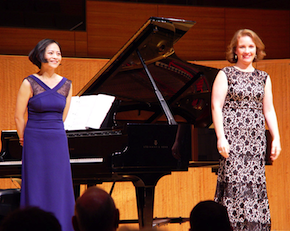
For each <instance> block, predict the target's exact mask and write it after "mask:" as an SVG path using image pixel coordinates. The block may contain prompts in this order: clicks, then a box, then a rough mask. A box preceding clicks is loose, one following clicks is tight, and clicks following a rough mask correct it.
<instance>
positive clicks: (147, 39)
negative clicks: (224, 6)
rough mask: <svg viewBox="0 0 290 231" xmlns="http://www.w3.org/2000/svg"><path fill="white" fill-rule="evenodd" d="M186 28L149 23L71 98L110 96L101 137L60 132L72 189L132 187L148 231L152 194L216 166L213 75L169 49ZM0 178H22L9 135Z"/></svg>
mask: <svg viewBox="0 0 290 231" xmlns="http://www.w3.org/2000/svg"><path fill="white" fill-rule="evenodd" d="M194 24H195V22H193V21H186V20H181V19H168V18H156V17H151V18H150V19H149V20H148V21H147V22H146V23H145V24H144V25H143V26H142V27H141V28H140V29H139V30H138V31H137V32H136V34H135V35H134V36H133V37H132V38H131V39H130V40H129V41H128V42H127V43H126V44H125V45H124V46H123V47H122V48H121V49H120V50H119V52H118V53H117V54H116V55H115V56H114V57H113V58H112V59H111V60H110V61H109V62H108V63H107V64H106V65H105V66H104V67H103V68H102V69H101V70H100V72H98V73H97V74H96V75H95V76H94V77H93V78H92V79H91V80H90V81H89V82H88V83H87V84H86V85H85V86H84V87H83V89H82V90H81V91H80V92H79V93H78V96H84V95H96V94H107V95H112V96H115V101H114V102H113V104H112V107H111V109H110V110H109V112H108V114H107V117H106V119H105V120H104V122H103V124H102V126H101V128H100V129H87V130H75V131H67V137H68V141H69V150H70V158H71V166H72V175H73V181H74V183H75V184H76V185H77V184H81V183H83V184H89V185H93V184H97V183H100V182H104V181H114V182H116V181H131V182H132V183H133V184H134V186H135V188H136V197H137V206H138V221H139V225H140V226H141V227H144V226H152V222H153V204H154V189H155V185H156V183H157V182H158V180H159V179H160V178H161V177H162V176H164V175H167V174H170V173H171V172H172V171H186V170H187V169H188V167H189V166H190V167H192V166H203V165H212V164H217V161H218V158H219V154H218V152H217V150H216V138H215V134H214V131H213V129H209V126H210V125H211V124H212V119H211V110H210V106H211V105H210V97H211V87H212V84H213V81H214V78H215V76H216V74H217V72H218V70H217V69H215V68H210V67H205V66H200V65H195V64H190V63H188V62H185V61H182V60H181V59H179V58H178V57H177V56H176V54H175V53H174V49H173V46H174V44H175V43H176V42H177V41H178V40H179V39H180V38H181V37H182V36H183V35H184V34H185V33H186V32H187V31H188V30H189V29H190V28H191V27H192V26H193V25H194ZM1 141H2V151H1V158H2V162H0V177H17V176H18V177H21V146H20V145H19V143H18V137H17V133H16V131H2V136H1Z"/></svg>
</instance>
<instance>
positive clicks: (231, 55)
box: [226, 29, 266, 63]
mask: <svg viewBox="0 0 290 231" xmlns="http://www.w3.org/2000/svg"><path fill="white" fill-rule="evenodd" d="M243 36H249V37H250V38H252V40H253V42H254V43H255V45H256V56H255V58H254V60H253V61H254V62H255V61H259V60H261V59H263V58H264V57H265V56H266V52H265V45H264V43H263V42H262V40H261V39H260V37H259V36H258V35H257V34H256V33H255V32H254V31H252V30H249V29H241V30H238V31H237V32H236V33H235V35H234V36H233V38H232V40H231V43H230V45H229V46H228V50H227V53H226V59H227V60H228V61H229V62H230V63H236V62H237V61H238V60H237V58H236V57H235V54H236V48H237V45H238V40H239V39H240V38H241V37H243Z"/></svg>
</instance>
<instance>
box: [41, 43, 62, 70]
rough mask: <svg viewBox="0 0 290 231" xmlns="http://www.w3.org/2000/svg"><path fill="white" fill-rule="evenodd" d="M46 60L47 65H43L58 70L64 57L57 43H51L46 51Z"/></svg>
mask: <svg viewBox="0 0 290 231" xmlns="http://www.w3.org/2000/svg"><path fill="white" fill-rule="evenodd" d="M44 58H45V59H46V60H47V63H42V64H43V65H47V66H49V67H51V68H57V67H58V66H59V64H60V62H61V59H62V56H61V51H60V48H59V46H58V45H57V44H56V43H51V44H50V45H48V46H47V47H46V49H45V54H44Z"/></svg>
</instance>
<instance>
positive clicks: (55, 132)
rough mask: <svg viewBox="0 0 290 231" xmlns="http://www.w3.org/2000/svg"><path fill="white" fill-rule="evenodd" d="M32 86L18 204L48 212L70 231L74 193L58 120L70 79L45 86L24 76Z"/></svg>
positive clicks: (65, 145)
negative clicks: (50, 86)
mask: <svg viewBox="0 0 290 231" xmlns="http://www.w3.org/2000/svg"><path fill="white" fill-rule="evenodd" d="M26 79H27V80H28V81H29V82H30V84H31V87H32V89H33V93H34V95H33V97H32V98H30V99H29V102H28V121H27V125H26V128H25V131H24V145H23V153H22V187H21V202H20V206H21V207H25V206H37V207H39V208H41V209H43V210H45V211H48V212H52V213H53V214H54V215H55V216H56V217H57V219H58V220H59V222H60V224H61V226H62V230H63V231H72V230H73V227H72V222H71V218H72V216H73V213H74V203H75V200H74V192H73V185H72V176H71V166H70V162H69V152H68V142H67V137H66V133H65V130H64V125H63V121H62V115H63V109H64V107H65V104H66V97H67V95H68V92H69V89H70V86H71V81H70V80H67V79H66V78H63V79H62V80H61V81H60V82H59V83H58V85H57V86H55V87H54V88H52V89H51V88H49V87H48V86H47V85H46V84H44V83H43V82H42V81H41V80H39V79H38V78H37V77H35V76H33V75H30V76H28V77H27V78H26Z"/></svg>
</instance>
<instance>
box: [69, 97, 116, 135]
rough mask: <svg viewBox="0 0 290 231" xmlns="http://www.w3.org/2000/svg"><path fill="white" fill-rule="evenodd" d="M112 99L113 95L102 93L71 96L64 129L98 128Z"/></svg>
mask: <svg viewBox="0 0 290 231" xmlns="http://www.w3.org/2000/svg"><path fill="white" fill-rule="evenodd" d="M114 100H115V97H114V96H110V95H104V94H98V95H84V96H73V97H72V99H71V105H70V109H69V112H68V115H67V118H66V120H65V122H64V128H65V130H85V129H88V128H94V129H99V128H100V126H101V124H102V122H103V121H104V119H105V118H106V115H107V113H108V111H109V110H110V108H111V106H112V103H113V101H114Z"/></svg>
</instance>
